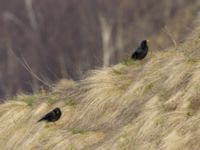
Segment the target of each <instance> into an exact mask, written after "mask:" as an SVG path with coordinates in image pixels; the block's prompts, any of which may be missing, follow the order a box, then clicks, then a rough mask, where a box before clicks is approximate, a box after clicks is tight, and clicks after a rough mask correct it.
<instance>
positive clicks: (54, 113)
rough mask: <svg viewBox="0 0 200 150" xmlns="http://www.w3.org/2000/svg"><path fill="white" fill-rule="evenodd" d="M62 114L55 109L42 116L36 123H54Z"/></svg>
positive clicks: (58, 109)
mask: <svg viewBox="0 0 200 150" xmlns="http://www.w3.org/2000/svg"><path fill="white" fill-rule="evenodd" d="M61 115H62V112H61V110H60V108H58V107H56V108H55V109H54V110H52V111H50V112H49V113H47V114H46V115H44V116H43V117H42V118H41V119H40V120H38V122H40V121H47V122H55V121H57V120H58V119H60V117H61Z"/></svg>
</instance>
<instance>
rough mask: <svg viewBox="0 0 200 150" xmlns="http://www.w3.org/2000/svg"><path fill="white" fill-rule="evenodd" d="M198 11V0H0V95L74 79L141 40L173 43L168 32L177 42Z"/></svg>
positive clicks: (163, 44) (153, 46) (157, 46)
mask: <svg viewBox="0 0 200 150" xmlns="http://www.w3.org/2000/svg"><path fill="white" fill-rule="evenodd" d="M199 10H200V2H199V1H198V0H189V1H188V0H176V1H174V0H162V1H157V0H148V1H145V0H86V1H80V0H58V1H55V0H14V1H13V0H0V26H1V27H0V98H1V99H2V98H5V97H7V96H12V95H15V94H16V93H18V92H27V93H29V92H33V91H38V90H39V89H40V88H41V87H42V88H45V89H46V88H47V89H48V86H47V85H45V83H48V84H53V83H55V82H57V81H58V80H59V79H61V78H70V79H74V80H79V79H81V78H82V77H83V74H84V73H85V72H86V71H87V70H90V69H94V68H97V67H106V66H110V65H112V64H115V63H117V62H119V61H120V60H122V59H124V58H126V57H129V56H130V54H131V53H132V51H133V49H134V48H136V47H137V46H138V43H139V42H140V41H141V40H143V39H149V40H150V49H151V50H152V51H156V50H163V49H164V48H166V47H168V46H173V42H172V39H171V38H170V36H169V32H170V33H171V34H172V35H173V38H174V39H175V40H176V41H177V42H181V41H183V40H184V39H183V37H186V36H185V35H186V34H188V33H189V32H190V31H191V30H192V28H193V26H194V20H195V19H197V18H198V15H199ZM167 32H168V33H167ZM30 72H32V74H31V73H30ZM35 76H37V77H39V78H40V79H41V80H43V81H44V82H45V83H44V82H41V81H39V80H38V79H37V78H36V77H35Z"/></svg>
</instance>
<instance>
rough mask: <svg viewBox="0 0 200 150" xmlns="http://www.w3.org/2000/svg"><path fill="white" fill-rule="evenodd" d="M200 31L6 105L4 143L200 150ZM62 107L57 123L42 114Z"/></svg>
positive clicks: (73, 149) (10, 147)
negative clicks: (140, 57) (141, 56)
mask: <svg viewBox="0 0 200 150" xmlns="http://www.w3.org/2000/svg"><path fill="white" fill-rule="evenodd" d="M199 56H200V29H199V28H197V29H196V30H195V31H194V32H193V34H192V35H191V36H190V37H189V38H188V39H187V40H186V42H184V43H182V44H179V45H178V46H177V47H176V48H175V47H172V48H169V49H167V50H165V51H160V52H156V53H154V52H153V50H152V49H151V53H150V54H149V55H148V57H147V58H145V60H144V61H142V62H140V61H137V62H134V61H131V60H125V61H123V62H121V63H119V64H117V65H115V66H113V67H110V68H102V69H99V70H94V71H91V72H90V73H88V75H87V77H86V78H85V79H84V80H82V81H80V82H74V81H69V80H62V81H60V83H58V84H57V85H55V88H54V89H53V90H52V92H49V93H45V92H44V91H41V92H40V93H35V94H34V95H19V96H17V97H14V98H13V99H11V100H9V101H8V102H5V103H4V104H1V105H0V122H1V124H0V149H6V150H16V149H19V150H28V149H32V150H49V149H53V150H62V149H63V150H81V149H84V150H199V148H200V143H199V140H200V128H199V126H200V111H199V107H200V59H199ZM56 106H59V107H60V108H61V110H62V111H63V116H62V117H61V119H60V120H59V121H58V122H57V123H56V125H54V124H51V123H49V124H46V123H44V122H41V123H36V122H37V120H38V119H39V118H40V117H41V116H42V115H43V114H45V113H46V112H48V111H49V110H51V109H52V108H54V107H56Z"/></svg>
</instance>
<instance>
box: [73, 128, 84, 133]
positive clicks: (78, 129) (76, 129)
mask: <svg viewBox="0 0 200 150" xmlns="http://www.w3.org/2000/svg"><path fill="white" fill-rule="evenodd" d="M70 131H71V132H72V134H84V133H85V132H86V131H85V130H83V129H80V128H71V129H70Z"/></svg>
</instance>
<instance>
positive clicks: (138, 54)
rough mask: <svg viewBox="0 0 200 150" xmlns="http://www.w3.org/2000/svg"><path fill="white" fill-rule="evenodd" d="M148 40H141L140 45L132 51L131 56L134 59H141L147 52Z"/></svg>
mask: <svg viewBox="0 0 200 150" xmlns="http://www.w3.org/2000/svg"><path fill="white" fill-rule="evenodd" d="M147 42H148V40H143V41H142V42H141V44H140V46H139V47H138V48H137V49H136V50H135V51H134V52H133V54H132V56H131V58H132V59H134V60H141V59H143V58H144V57H145V56H146V55H147V53H148V50H149V48H148V45H147Z"/></svg>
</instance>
